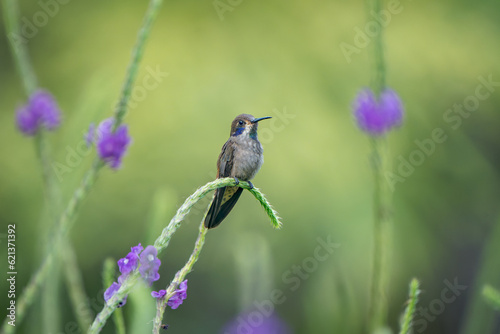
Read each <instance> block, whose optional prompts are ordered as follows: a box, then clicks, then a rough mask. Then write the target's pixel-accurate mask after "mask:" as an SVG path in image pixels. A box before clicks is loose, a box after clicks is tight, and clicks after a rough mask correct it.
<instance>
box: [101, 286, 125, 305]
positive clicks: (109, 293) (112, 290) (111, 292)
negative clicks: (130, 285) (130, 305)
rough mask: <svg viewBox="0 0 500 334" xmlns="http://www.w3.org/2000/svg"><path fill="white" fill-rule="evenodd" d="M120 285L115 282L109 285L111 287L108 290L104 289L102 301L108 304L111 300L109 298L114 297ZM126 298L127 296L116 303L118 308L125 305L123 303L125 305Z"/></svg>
mask: <svg viewBox="0 0 500 334" xmlns="http://www.w3.org/2000/svg"><path fill="white" fill-rule="evenodd" d="M121 286H122V285H121V283H116V282H113V284H111V286H110V287H109V288H107V289H106V291H105V292H104V300H105V301H106V303H107V302H108V300H110V299H111V297H113V296H114V294H115V293H116V292H117V291H118V290H120V287H121ZM127 297H128V296H125V298H123V299H122V300H121V301H120V302H119V303H118V307H122V306H123V305H125V303H127Z"/></svg>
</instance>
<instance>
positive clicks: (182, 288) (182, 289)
mask: <svg viewBox="0 0 500 334" xmlns="http://www.w3.org/2000/svg"><path fill="white" fill-rule="evenodd" d="M187 284H188V281H187V280H185V281H183V282H182V283H181V284H179V288H178V289H177V290H175V294H174V295H173V296H172V297H171V298H170V299H169V300H168V302H167V305H168V306H170V308H172V310H175V309H176V308H178V307H179V306H180V305H181V304H182V302H183V301H184V299H186V298H187V288H188V285H187Z"/></svg>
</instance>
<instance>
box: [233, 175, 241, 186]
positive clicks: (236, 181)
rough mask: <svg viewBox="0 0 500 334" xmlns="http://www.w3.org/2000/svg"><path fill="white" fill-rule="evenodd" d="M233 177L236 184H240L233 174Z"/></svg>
mask: <svg viewBox="0 0 500 334" xmlns="http://www.w3.org/2000/svg"><path fill="white" fill-rule="evenodd" d="M233 179H234V182H235V184H236V185H238V184H240V180H238V178H237V177H236V176H234V177H233Z"/></svg>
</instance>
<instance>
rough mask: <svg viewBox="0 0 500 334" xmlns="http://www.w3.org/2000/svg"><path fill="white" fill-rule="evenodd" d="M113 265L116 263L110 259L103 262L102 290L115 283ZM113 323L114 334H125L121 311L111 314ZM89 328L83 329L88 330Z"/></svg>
mask: <svg viewBox="0 0 500 334" xmlns="http://www.w3.org/2000/svg"><path fill="white" fill-rule="evenodd" d="M115 264H116V261H115V260H113V259H111V258H107V259H106V260H105V261H104V269H103V270H102V271H103V273H102V284H103V288H104V289H107V288H108V287H109V286H111V284H113V282H114V281H115V268H116V267H115ZM113 322H114V323H115V327H116V334H125V319H124V318H123V312H122V310H121V309H118V310H116V312H115V313H113ZM89 326H90V323H89ZM89 326H87V327H84V328H88V327H89Z"/></svg>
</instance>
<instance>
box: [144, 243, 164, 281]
mask: <svg viewBox="0 0 500 334" xmlns="http://www.w3.org/2000/svg"><path fill="white" fill-rule="evenodd" d="M156 255H158V250H157V249H156V248H155V247H154V246H147V247H146V249H145V250H144V251H143V252H142V253H141V257H140V263H141V266H140V268H139V272H140V273H141V276H142V278H144V279H145V280H146V282H148V283H149V285H151V284H153V282H154V281H157V280H159V279H160V274H158V269H159V268H160V264H161V261H160V260H159V259H158V258H157V257H156Z"/></svg>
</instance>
